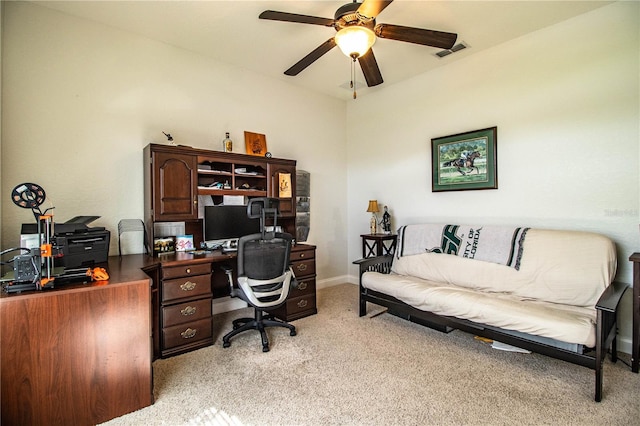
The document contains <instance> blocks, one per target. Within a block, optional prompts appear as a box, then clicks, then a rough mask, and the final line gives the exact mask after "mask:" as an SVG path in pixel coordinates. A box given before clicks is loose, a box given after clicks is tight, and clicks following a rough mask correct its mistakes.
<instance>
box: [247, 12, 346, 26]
mask: <svg viewBox="0 0 640 426" xmlns="http://www.w3.org/2000/svg"><path fill="white" fill-rule="evenodd" d="M258 18H260V19H270V20H272V21H285V22H297V23H300V24H313V25H323V26H325V27H333V24H334V20H333V19H329V18H319V17H317V16H309V15H299V14H297V13H288V12H277V11H275V10H265V11H264V12H262V13H261V14H260V15H259V16H258Z"/></svg>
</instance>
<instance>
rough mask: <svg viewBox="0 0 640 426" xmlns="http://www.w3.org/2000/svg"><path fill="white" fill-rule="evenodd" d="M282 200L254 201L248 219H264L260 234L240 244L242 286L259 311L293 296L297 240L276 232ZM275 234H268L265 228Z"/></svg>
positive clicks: (239, 257) (261, 221)
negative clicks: (269, 225)
mask: <svg viewBox="0 0 640 426" xmlns="http://www.w3.org/2000/svg"><path fill="white" fill-rule="evenodd" d="M279 205H280V200H278V199H275V198H266V197H262V198H254V199H251V200H250V201H249V204H248V205H247V215H248V216H249V217H252V218H258V217H259V218H260V233H257V234H250V235H245V236H242V237H240V239H239V240H238V255H237V262H238V284H239V286H240V288H241V289H242V291H243V292H244V293H245V296H246V298H247V299H248V301H249V303H251V304H252V305H254V306H256V307H267V306H277V305H278V304H281V303H283V302H284V300H285V299H286V297H287V295H288V294H289V285H290V282H291V278H292V272H291V270H290V268H289V263H290V259H289V256H290V255H291V245H292V243H293V237H292V236H291V235H290V234H287V233H283V232H276V231H275V226H276V223H277V216H278V208H279ZM267 222H271V223H273V231H271V232H265V224H266V223H267Z"/></svg>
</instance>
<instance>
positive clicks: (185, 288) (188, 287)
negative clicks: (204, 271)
mask: <svg viewBox="0 0 640 426" xmlns="http://www.w3.org/2000/svg"><path fill="white" fill-rule="evenodd" d="M180 288H181V289H182V290H183V291H191V290H193V289H194V288H196V283H193V282H191V281H187V282H185V283H184V284H182V285H180Z"/></svg>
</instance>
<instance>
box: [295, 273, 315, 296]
mask: <svg viewBox="0 0 640 426" xmlns="http://www.w3.org/2000/svg"><path fill="white" fill-rule="evenodd" d="M315 294H316V279H315V278H307V279H303V280H298V288H292V289H291V291H289V299H293V298H294V297H300V296H305V295H315Z"/></svg>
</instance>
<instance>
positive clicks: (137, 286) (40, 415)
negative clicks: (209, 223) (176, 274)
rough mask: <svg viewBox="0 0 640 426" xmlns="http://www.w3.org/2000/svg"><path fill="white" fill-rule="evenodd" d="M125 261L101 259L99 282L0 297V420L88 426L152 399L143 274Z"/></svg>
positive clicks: (148, 313) (148, 319) (147, 289)
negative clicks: (104, 273) (103, 268)
mask: <svg viewBox="0 0 640 426" xmlns="http://www.w3.org/2000/svg"><path fill="white" fill-rule="evenodd" d="M125 258H126V257H125ZM129 260H131V259H124V258H123V259H118V258H109V264H108V270H109V273H110V278H109V281H107V282H95V283H90V284H74V285H64V286H62V285H61V286H59V287H57V288H55V289H52V290H43V291H32V292H26V293H22V294H18V293H16V294H10V295H7V294H4V293H3V294H1V295H0V324H2V333H1V341H0V354H1V358H0V364H1V373H0V374H1V376H2V385H1V395H2V403H1V404H2V407H1V417H2V420H1V423H2V424H3V425H31V424H33V425H45V424H47V425H50V424H68V425H94V424H97V423H103V422H105V421H107V420H109V419H112V418H115V417H118V416H121V415H124V414H127V413H130V412H132V411H135V410H138V409H140V408H143V407H146V406H148V405H151V404H152V403H153V393H152V392H153V381H152V369H151V361H152V359H151V357H152V352H151V301H150V294H151V293H150V280H149V277H148V276H146V275H145V274H144V272H143V271H142V270H140V263H139V262H138V261H134V262H132V263H131V264H130V263H129Z"/></svg>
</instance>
